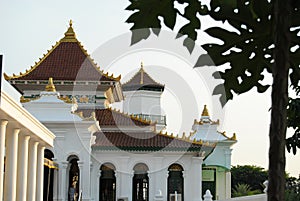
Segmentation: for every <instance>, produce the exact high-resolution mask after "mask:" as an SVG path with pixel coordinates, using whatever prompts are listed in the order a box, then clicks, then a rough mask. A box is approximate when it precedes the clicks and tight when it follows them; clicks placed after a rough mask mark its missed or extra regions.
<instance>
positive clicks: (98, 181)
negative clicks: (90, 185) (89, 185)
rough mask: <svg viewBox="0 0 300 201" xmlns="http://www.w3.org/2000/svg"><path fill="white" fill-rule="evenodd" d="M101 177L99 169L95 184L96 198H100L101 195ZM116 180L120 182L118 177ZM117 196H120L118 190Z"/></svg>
mask: <svg viewBox="0 0 300 201" xmlns="http://www.w3.org/2000/svg"><path fill="white" fill-rule="evenodd" d="M100 177H101V170H99V172H98V173H97V182H96V183H95V184H94V185H95V186H96V187H97V189H96V196H95V198H96V200H99V199H100V197H99V194H100ZM116 182H118V181H117V179H116ZM116 190H118V189H116ZM116 196H117V197H118V194H117V192H116Z"/></svg>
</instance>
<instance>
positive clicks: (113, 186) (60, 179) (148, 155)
mask: <svg viewBox="0 0 300 201" xmlns="http://www.w3.org/2000/svg"><path fill="white" fill-rule="evenodd" d="M4 77H5V79H6V80H7V81H8V82H9V83H10V84H11V85H12V86H13V87H14V88H15V89H16V90H18V91H19V92H20V93H21V94H22V96H21V98H20V102H21V104H22V105H23V107H24V108H25V109H26V110H27V111H29V113H31V115H33V116H34V117H35V118H36V119H37V120H38V121H39V122H41V123H42V124H43V126H45V129H46V128H47V129H49V132H50V131H51V132H52V133H53V134H54V135H55V139H54V142H53V147H52V144H51V142H52V141H51V140H53V139H52V138H51V139H47V140H48V144H47V146H43V147H47V149H46V152H45V157H46V158H48V159H49V160H50V161H51V162H49V163H51V164H52V165H48V166H47V169H46V173H47V175H45V176H44V180H45V182H44V191H43V192H44V197H43V199H44V200H55V201H67V200H85V201H88V200H89V201H90V200H95V201H96V200H97V201H98V200H99V201H125V200H129V201H166V200H168V201H170V200H177V201H184V200H185V201H201V200H202V194H203V190H206V189H210V190H211V192H212V194H213V196H214V198H215V199H228V198H230V197H231V181H230V178H231V175H230V166H231V151H232V149H231V147H232V145H233V144H234V143H236V137H235V135H233V137H227V136H226V134H225V133H224V132H223V133H221V132H218V131H217V126H218V124H219V122H218V121H212V120H211V119H210V116H209V113H208V109H207V108H206V106H205V107H204V109H203V113H202V116H201V117H200V118H199V120H195V122H194V125H193V128H192V129H193V130H194V132H192V133H191V135H188V136H185V135H183V136H181V137H177V136H173V135H168V134H164V133H163V132H161V130H162V129H163V128H164V127H165V125H166V118H167V117H166V116H164V115H162V114H161V110H160V107H157V106H160V98H161V94H162V93H163V92H164V87H165V86H164V85H163V84H160V83H158V82H156V81H155V80H154V79H153V78H152V77H151V76H150V75H149V74H148V73H147V72H146V71H145V69H144V68H143V66H141V68H140V70H139V71H138V72H137V73H136V74H135V75H134V76H133V77H132V79H130V80H129V81H128V82H126V83H123V84H122V83H121V77H120V76H119V77H114V76H112V75H108V74H107V73H104V72H103V71H101V70H100V68H99V67H98V66H97V65H96V64H95V63H94V62H93V60H92V59H91V58H90V56H89V55H88V54H87V52H86V50H84V48H83V46H82V45H81V43H80V42H79V41H78V40H77V38H76V35H75V33H74V30H73V27H72V24H70V26H69V28H68V30H67V32H66V33H65V36H64V37H63V38H62V39H61V40H60V41H59V42H57V43H56V44H55V45H54V46H53V48H52V49H51V50H49V51H48V52H47V54H45V55H44V57H43V58H41V59H40V61H38V62H37V63H36V64H35V66H33V67H31V68H30V69H29V70H26V72H25V73H21V74H20V75H12V76H8V75H6V74H5V75H4ZM122 100H124V101H123V108H124V112H120V111H117V110H115V109H112V108H111V104H112V103H114V102H119V101H122ZM153 105H155V106H156V107H155V108H153V107H151V106H153ZM195 107H198V106H195ZM150 108H151V110H150ZM1 125H3V124H1ZM43 128H44V127H43ZM47 129H46V131H47ZM46 131H44V132H46ZM47 132H48V131H47ZM51 132H50V133H51ZM49 135H50V134H49ZM47 140H46V141H47ZM42 144H43V143H42ZM0 151H1V150H0ZM41 153H42V152H41ZM0 154H1V153H0ZM39 156H40V155H39ZM39 160H41V159H40V158H39ZM0 165H1V161H0ZM39 168H40V166H39ZM38 174H42V173H41V172H38ZM43 174H44V172H43ZM0 179H1V178H0ZM39 185H40V183H39ZM0 192H1V186H0ZM40 200H41V199H40Z"/></svg>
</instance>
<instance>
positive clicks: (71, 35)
mask: <svg viewBox="0 0 300 201" xmlns="http://www.w3.org/2000/svg"><path fill="white" fill-rule="evenodd" d="M61 41H62V42H77V39H76V35H75V32H74V30H73V21H72V20H70V21H69V27H68V30H67V31H66V32H65V37H64V38H62V39H61Z"/></svg>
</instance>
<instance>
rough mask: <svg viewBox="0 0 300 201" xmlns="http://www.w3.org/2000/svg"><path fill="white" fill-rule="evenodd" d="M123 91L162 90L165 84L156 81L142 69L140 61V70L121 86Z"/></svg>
mask: <svg viewBox="0 0 300 201" xmlns="http://www.w3.org/2000/svg"><path fill="white" fill-rule="evenodd" d="M122 88H123V91H136V90H149V91H164V88H165V86H164V85H162V84H160V83H158V82H156V81H155V80H154V79H153V78H152V77H151V76H150V75H149V74H148V73H147V72H146V71H145V69H144V66H143V63H141V68H140V70H139V71H138V72H137V73H136V74H135V75H134V76H133V77H132V78H131V79H130V80H129V81H128V82H126V83H124V84H123V86H122Z"/></svg>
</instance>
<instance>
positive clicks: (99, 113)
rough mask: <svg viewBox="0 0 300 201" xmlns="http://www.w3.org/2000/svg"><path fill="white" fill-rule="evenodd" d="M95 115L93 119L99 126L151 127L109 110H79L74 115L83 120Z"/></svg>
mask: <svg viewBox="0 0 300 201" xmlns="http://www.w3.org/2000/svg"><path fill="white" fill-rule="evenodd" d="M93 112H94V113H95V118H96V120H97V121H98V122H99V126H100V127H103V126H114V127H116V128H118V126H141V127H143V126H151V125H153V123H152V122H151V121H147V120H144V119H141V118H138V117H135V116H133V115H127V114H124V113H121V112H119V111H117V110H113V109H111V108H106V109H79V110H77V111H76V112H75V113H79V114H80V116H82V117H83V118H87V117H90V116H91V115H92V113H93Z"/></svg>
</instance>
